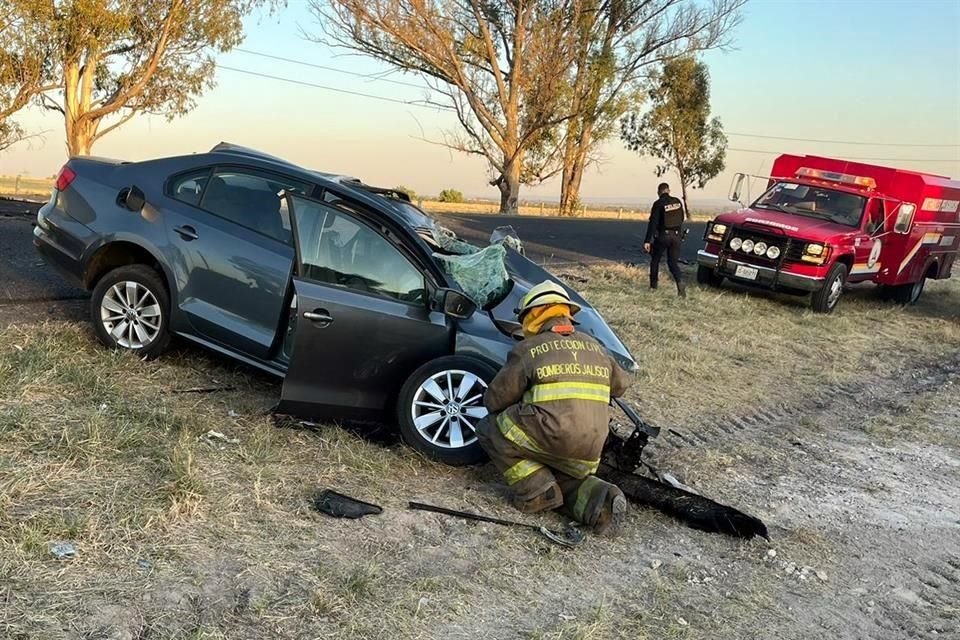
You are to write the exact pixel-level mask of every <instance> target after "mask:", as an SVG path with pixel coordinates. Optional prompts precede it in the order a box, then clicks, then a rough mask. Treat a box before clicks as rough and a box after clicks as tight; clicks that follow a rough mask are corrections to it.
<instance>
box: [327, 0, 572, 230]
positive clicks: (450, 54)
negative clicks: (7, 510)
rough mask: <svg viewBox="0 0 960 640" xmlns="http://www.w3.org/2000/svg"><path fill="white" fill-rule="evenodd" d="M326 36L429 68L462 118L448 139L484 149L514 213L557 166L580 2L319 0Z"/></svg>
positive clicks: (406, 65) (427, 74)
mask: <svg viewBox="0 0 960 640" xmlns="http://www.w3.org/2000/svg"><path fill="white" fill-rule="evenodd" d="M311 4H312V6H313V10H314V13H315V15H316V16H317V18H318V19H319V21H320V25H321V27H322V29H323V34H324V35H323V36H321V37H320V38H319V39H321V40H322V41H324V42H327V43H330V44H333V45H338V46H341V47H345V48H347V49H350V50H353V51H358V52H361V53H363V54H366V55H369V56H372V57H374V58H376V59H378V60H381V61H383V62H386V63H387V64H389V65H392V66H393V67H395V68H397V69H400V70H403V71H406V72H411V73H415V74H419V75H420V76H422V77H423V78H424V79H425V80H426V81H427V83H428V85H429V86H430V88H431V90H432V91H433V92H435V93H437V94H439V95H441V96H443V102H442V104H441V105H440V106H442V107H445V108H447V109H450V110H452V111H453V113H454V114H455V115H456V117H457V119H458V122H459V124H460V129H459V130H458V131H456V132H448V134H447V135H446V137H445V139H444V144H446V145H447V146H449V147H451V148H453V149H456V150H458V151H462V152H464V153H468V154H476V155H480V156H482V157H484V158H485V159H486V160H487V162H488V163H489V166H490V167H491V169H492V172H493V180H492V181H491V184H492V185H494V186H497V187H498V188H499V189H500V196H501V198H500V206H501V211H503V212H505V213H515V212H516V211H517V207H518V201H519V188H520V184H521V183H534V182H538V181H542V180H544V179H546V178H549V177H551V176H552V175H554V174H555V172H556V171H557V169H556V165H557V162H556V158H557V157H558V153H559V140H560V136H559V135H558V134H559V132H558V130H557V125H559V124H561V123H563V122H564V121H565V120H566V119H568V118H569V117H570V114H569V113H568V112H567V111H566V110H565V105H567V104H569V101H568V100H567V97H568V91H569V85H568V79H569V78H568V75H569V74H568V72H569V69H570V66H571V61H572V55H573V53H574V49H575V36H574V29H573V25H574V24H576V23H577V22H578V21H579V20H580V16H581V14H582V12H583V11H585V10H586V8H587V7H586V4H585V3H584V2H582V1H581V0H538V1H527V2H516V1H514V0H510V1H508V0H486V1H482V0H437V1H434V2H424V1H423V0H375V1H370V0H311Z"/></svg>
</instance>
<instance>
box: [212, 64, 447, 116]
mask: <svg viewBox="0 0 960 640" xmlns="http://www.w3.org/2000/svg"><path fill="white" fill-rule="evenodd" d="M217 67H218V68H219V69H224V70H225V71H233V72H235V73H244V74H246V75H248V76H257V77H258V78H267V79H269V80H277V81H280V82H289V83H290V84H297V85H300V86H304V87H313V88H314V89H323V90H325V91H335V92H337V93H345V94H347V95H351V96H359V97H361V98H370V99H371V100H383V101H384V102H393V103H395V104H405V105H409V106H412V107H423V108H426V109H434V110H443V111H452V109H451V108H450V107H445V106H443V105H439V104H436V105H435V104H428V103H425V102H423V101H422V100H400V99H399V98H388V97H387V96H378V95H374V94H372V93H362V92H360V91H350V90H349V89H338V88H337V87H328V86H326V85H323V84H316V83H313V82H305V81H303V80H293V79H291V78H281V77H280V76H275V75H271V74H269V73H260V72H258V71H248V70H247V69H237V68H236V67H228V66H225V65H222V64H218V65H217Z"/></svg>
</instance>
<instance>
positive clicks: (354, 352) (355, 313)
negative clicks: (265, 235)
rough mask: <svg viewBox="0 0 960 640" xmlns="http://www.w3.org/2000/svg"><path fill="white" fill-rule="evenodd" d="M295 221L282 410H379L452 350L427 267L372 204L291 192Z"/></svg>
mask: <svg viewBox="0 0 960 640" xmlns="http://www.w3.org/2000/svg"><path fill="white" fill-rule="evenodd" d="M285 203H286V207H287V210H288V213H289V215H290V220H291V221H292V223H293V231H294V247H295V250H296V259H295V264H294V275H293V286H294V292H295V294H296V303H295V307H296V308H295V309H294V310H293V312H292V313H293V314H295V317H294V319H293V329H292V330H293V338H292V342H293V344H292V353H291V357H290V364H289V367H288V370H287V375H286V378H285V380H284V383H283V392H282V396H281V402H280V406H279V407H278V410H279V411H281V412H283V413H288V414H293V415H299V416H311V417H329V418H342V419H365V418H375V417H379V416H382V415H383V414H384V412H385V411H387V410H388V409H389V408H390V406H391V402H392V401H393V400H394V398H395V397H396V394H397V392H398V391H399V390H400V387H401V386H402V385H403V383H404V381H405V380H406V379H407V377H408V376H409V375H410V374H411V373H412V372H413V371H414V370H415V369H416V368H417V367H418V366H420V365H422V364H423V363H425V362H428V361H430V360H432V359H434V358H437V357H440V356H443V355H447V354H449V353H451V352H452V350H453V338H454V334H453V331H454V329H453V326H452V324H451V323H450V322H449V321H448V320H447V318H446V316H445V315H444V314H443V313H440V312H438V311H432V310H431V309H430V307H429V305H428V302H427V300H428V295H427V290H428V286H427V276H426V275H425V273H424V271H423V270H422V269H421V268H420V267H419V266H417V263H416V260H415V259H414V257H413V255H414V254H413V253H412V251H411V250H410V249H408V248H407V247H404V246H403V245H401V244H399V243H398V242H397V241H395V240H394V239H391V238H390V237H389V235H388V234H387V233H386V232H385V229H383V228H382V226H381V225H380V224H378V223H377V219H376V215H375V214H372V213H371V214H367V213H365V211H364V210H363V209H362V208H361V207H359V205H357V206H353V205H352V204H351V206H350V207H349V208H347V207H342V206H338V205H337V204H334V203H331V202H323V201H320V200H315V199H312V198H306V197H303V196H300V195H294V194H288V195H287V196H286V198H285Z"/></svg>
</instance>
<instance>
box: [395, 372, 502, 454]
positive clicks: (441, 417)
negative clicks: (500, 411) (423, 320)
mask: <svg viewBox="0 0 960 640" xmlns="http://www.w3.org/2000/svg"><path fill="white" fill-rule="evenodd" d="M495 375H496V370H495V369H494V368H493V367H491V366H490V365H488V364H487V363H485V362H483V361H481V360H477V359H474V358H470V357H467V356H446V357H443V358H438V359H436V360H433V361H431V362H428V363H427V364H425V365H423V366H422V367H420V368H419V369H417V370H416V371H415V372H414V373H413V375H411V376H410V378H409V379H408V380H407V382H406V383H405V384H404V385H403V389H401V390H400V396H399V398H398V401H397V418H398V420H399V422H400V433H401V435H402V436H403V439H404V441H405V442H406V443H407V444H409V445H410V446H411V447H413V448H415V449H416V450H418V451H420V452H421V453H423V454H424V455H426V456H428V457H430V458H433V459H434V460H439V461H440V462H444V463H446V464H451V465H467V464H474V463H477V462H482V461H483V460H484V458H485V457H486V454H485V453H484V451H483V449H482V448H481V447H480V442H479V441H478V439H477V424H478V423H479V422H480V420H481V419H483V418H485V417H486V416H487V410H486V408H485V407H484V406H483V394H484V392H485V391H486V390H487V385H489V384H490V381H491V380H493V377H494V376H495Z"/></svg>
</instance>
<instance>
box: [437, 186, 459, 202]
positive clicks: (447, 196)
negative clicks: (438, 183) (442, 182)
mask: <svg viewBox="0 0 960 640" xmlns="http://www.w3.org/2000/svg"><path fill="white" fill-rule="evenodd" d="M437 200H439V201H440V202H450V203H458V202H463V194H462V193H460V192H459V191H457V190H456V189H444V190H443V191H441V192H440V195H439V196H437Z"/></svg>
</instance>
